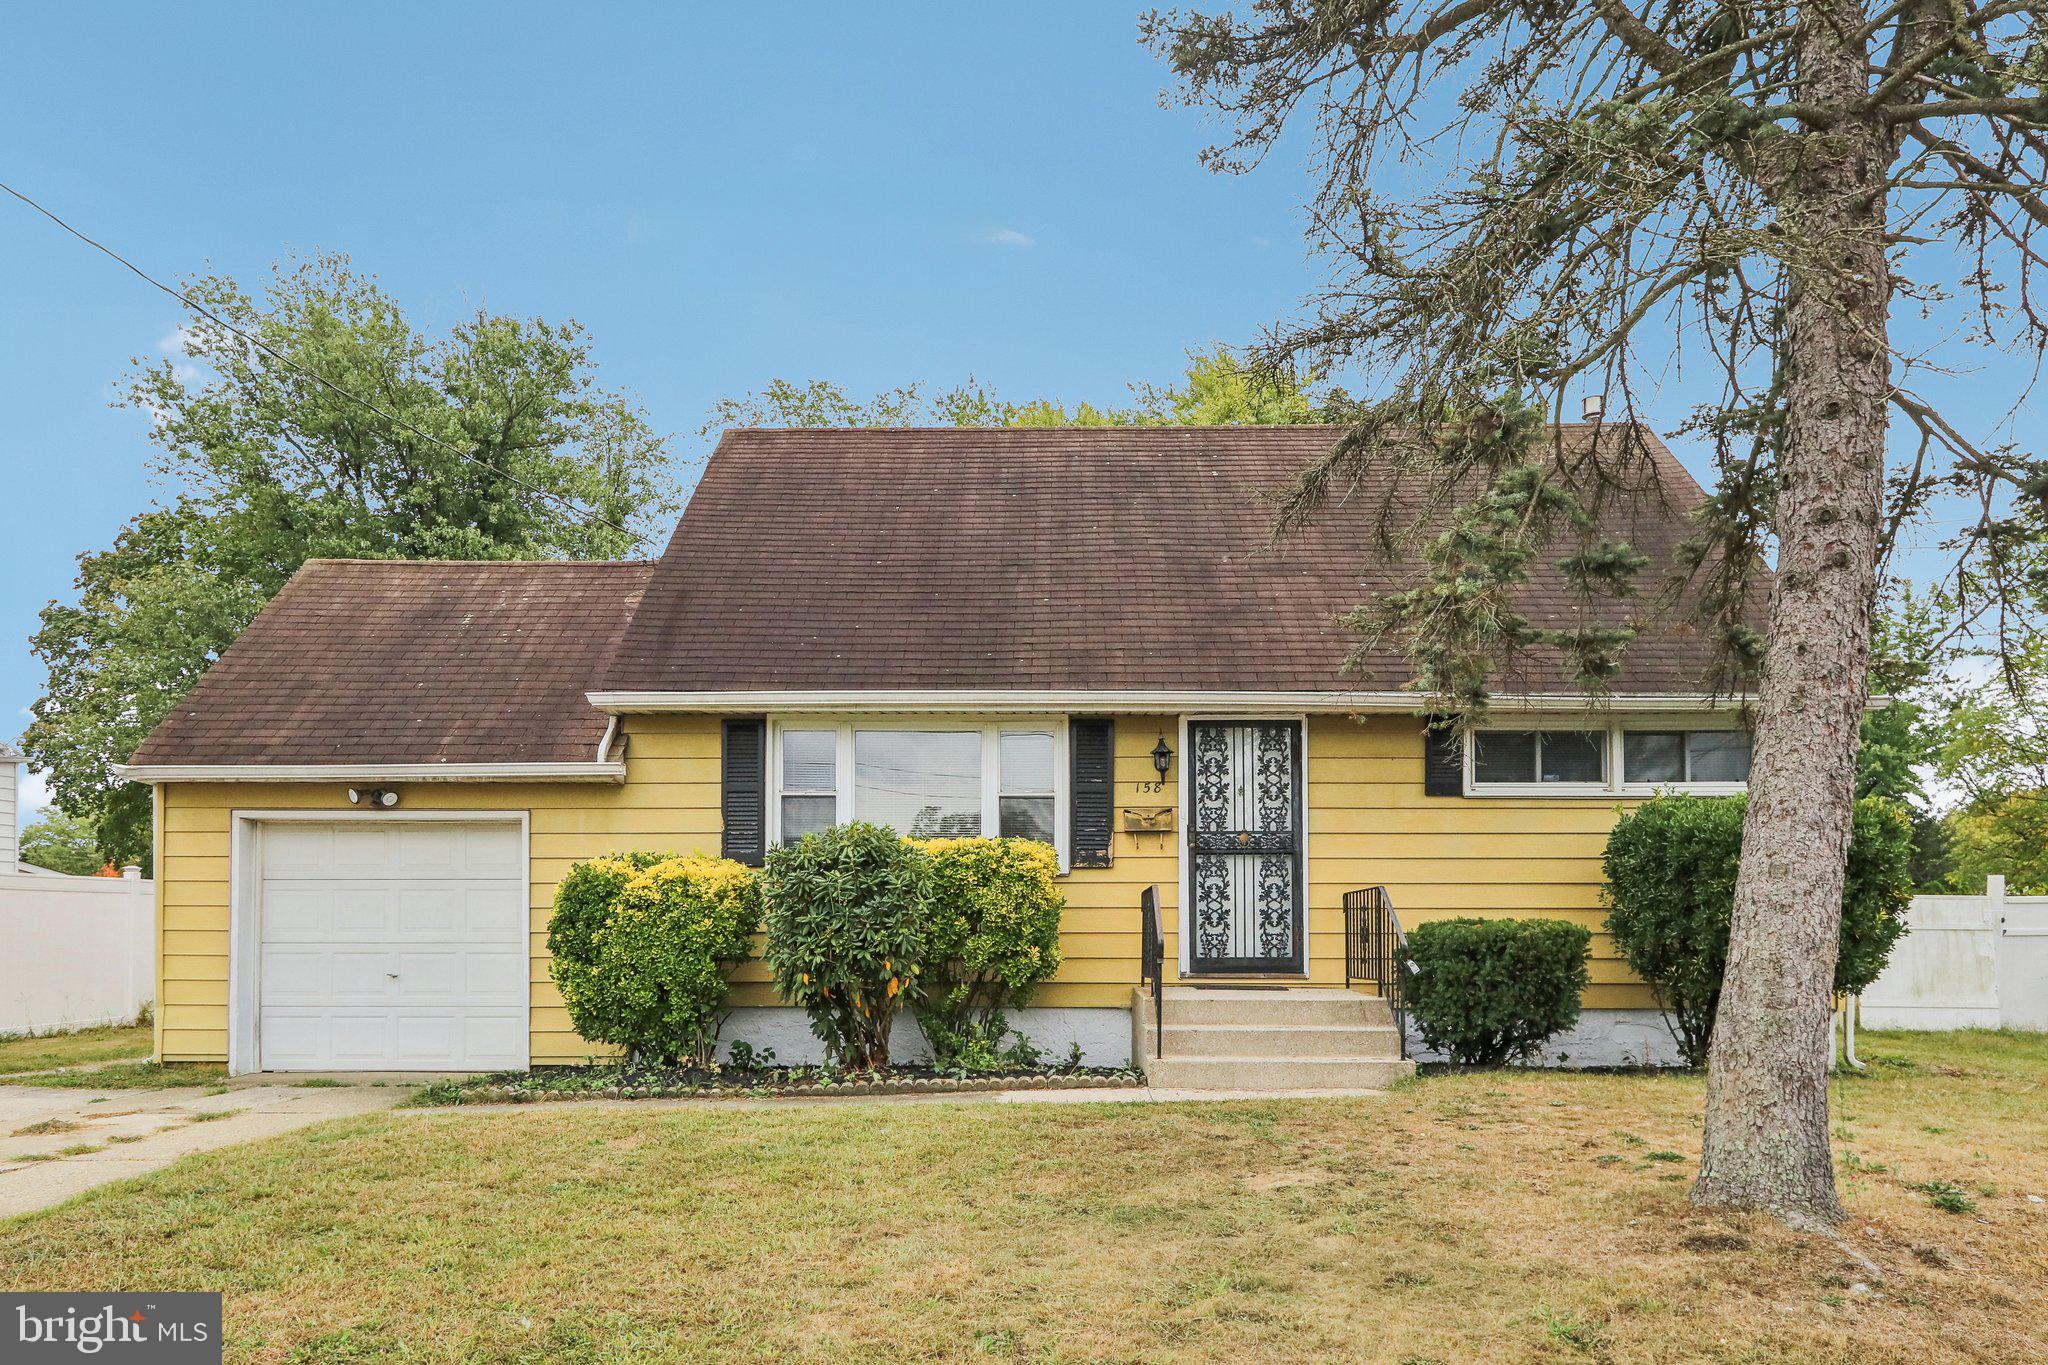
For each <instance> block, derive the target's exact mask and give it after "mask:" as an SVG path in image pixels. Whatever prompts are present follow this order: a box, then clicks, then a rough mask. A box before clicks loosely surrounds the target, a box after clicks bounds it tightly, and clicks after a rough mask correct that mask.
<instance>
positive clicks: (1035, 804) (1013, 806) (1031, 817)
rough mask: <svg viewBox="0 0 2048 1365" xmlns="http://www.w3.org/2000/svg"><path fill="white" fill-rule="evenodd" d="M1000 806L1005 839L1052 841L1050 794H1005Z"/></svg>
mask: <svg viewBox="0 0 2048 1365" xmlns="http://www.w3.org/2000/svg"><path fill="white" fill-rule="evenodd" d="M1002 808H1003V837H1004V838H1005V839H1037V840H1038V841H1039V842H1041V843H1047V844H1049V843H1051V842H1053V838H1052V798H1051V797H1050V796H1006V797H1004V798H1003V799H1002Z"/></svg>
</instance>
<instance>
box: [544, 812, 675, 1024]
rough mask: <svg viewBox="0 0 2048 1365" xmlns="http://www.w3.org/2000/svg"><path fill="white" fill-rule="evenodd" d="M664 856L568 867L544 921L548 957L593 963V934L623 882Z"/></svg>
mask: <svg viewBox="0 0 2048 1365" xmlns="http://www.w3.org/2000/svg"><path fill="white" fill-rule="evenodd" d="M668 856H671V855H668V854H663V853H613V854H608V855H606V856H605V857H602V858H592V859H591V860H590V861H589V862H587V863H577V864H575V865H574V866H573V867H571V868H570V869H569V870H568V871H567V872H566V873H564V874H563V876H562V882H561V885H559V886H557V887H556V888H555V912H554V914H553V915H552V916H551V917H550V918H549V920H548V953H549V955H550V956H551V957H553V959H554V960H555V961H557V962H571V963H577V964H580V965H583V966H586V967H587V966H589V965H590V964H591V963H593V962H595V961H596V960H597V932H598V930H599V929H601V928H603V927H604V922H605V920H606V919H607V918H609V917H610V915H611V913H612V906H614V905H616V904H617V903H618V899H619V894H620V893H621V892H623V891H624V890H625V889H626V883H627V882H628V881H630V880H631V879H632V877H633V874H634V873H636V872H644V871H646V870H647V869H648V868H650V867H653V866H654V865H655V864H656V863H658V862H660V861H661V860H662V859H663V858H665V857H668ZM584 1036H585V1037H586V1038H587V1037H589V1036H590V1035H589V1034H585V1035H584Z"/></svg>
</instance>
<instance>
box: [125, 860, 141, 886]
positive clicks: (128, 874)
mask: <svg viewBox="0 0 2048 1365" xmlns="http://www.w3.org/2000/svg"><path fill="white" fill-rule="evenodd" d="M121 880H122V881H124V882H139V881H141V880H142V864H140V863H123V864H121Z"/></svg>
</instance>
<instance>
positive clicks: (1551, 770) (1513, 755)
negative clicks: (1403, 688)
mask: <svg viewBox="0 0 2048 1365" xmlns="http://www.w3.org/2000/svg"><path fill="white" fill-rule="evenodd" d="M1639 724H1640V723H1637V724H1634V725H1632V724H1626V723H1619V722H1617V723H1614V724H1610V725H1607V726H1603V727H1601V728H1598V729H1593V728H1588V727H1587V726H1585V725H1583V724H1581V725H1576V726H1573V725H1558V726H1555V727H1548V726H1546V727H1541V728H1529V729H1506V728H1501V729H1482V730H1475V731H1473V732H1472V736H1471V740H1470V744H1469V747H1468V749H1467V766H1466V770H1465V790H1466V792H1467V794H1469V795H1474V796H1487V795H1501V796H1513V795H1544V794H1549V795H1555V796H1599V795H1602V794H1605V793H1642V794H1647V793H1649V792H1651V791H1654V790H1656V789H1658V788H1662V787H1682V788H1686V789H1688V790H1697V791H1705V792H1709V793H1712V792H1722V791H1739V790H1741V788H1742V786H1743V784H1745V783H1746V782H1748V781H1749V742H1750V741H1749V732H1748V731H1747V730H1731V729H1685V728H1681V727H1679V726H1676V725H1667V726H1658V727H1655V728H1652V727H1650V726H1642V727H1641V728H1638V725H1639Z"/></svg>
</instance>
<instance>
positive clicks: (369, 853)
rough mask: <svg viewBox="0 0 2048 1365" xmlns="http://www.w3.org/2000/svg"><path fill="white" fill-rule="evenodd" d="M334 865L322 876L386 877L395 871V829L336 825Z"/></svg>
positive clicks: (388, 826) (390, 826)
mask: <svg viewBox="0 0 2048 1365" xmlns="http://www.w3.org/2000/svg"><path fill="white" fill-rule="evenodd" d="M333 829H334V861H333V862H332V863H331V864H330V865H329V866H328V867H327V869H326V873H327V875H329V876H334V877H348V878H353V877H388V876H390V875H391V873H392V869H393V868H395V867H397V865H398V863H397V857H398V844H399V838H398V834H399V831H398V827H397V826H396V825H336V826H334V827H333Z"/></svg>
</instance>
